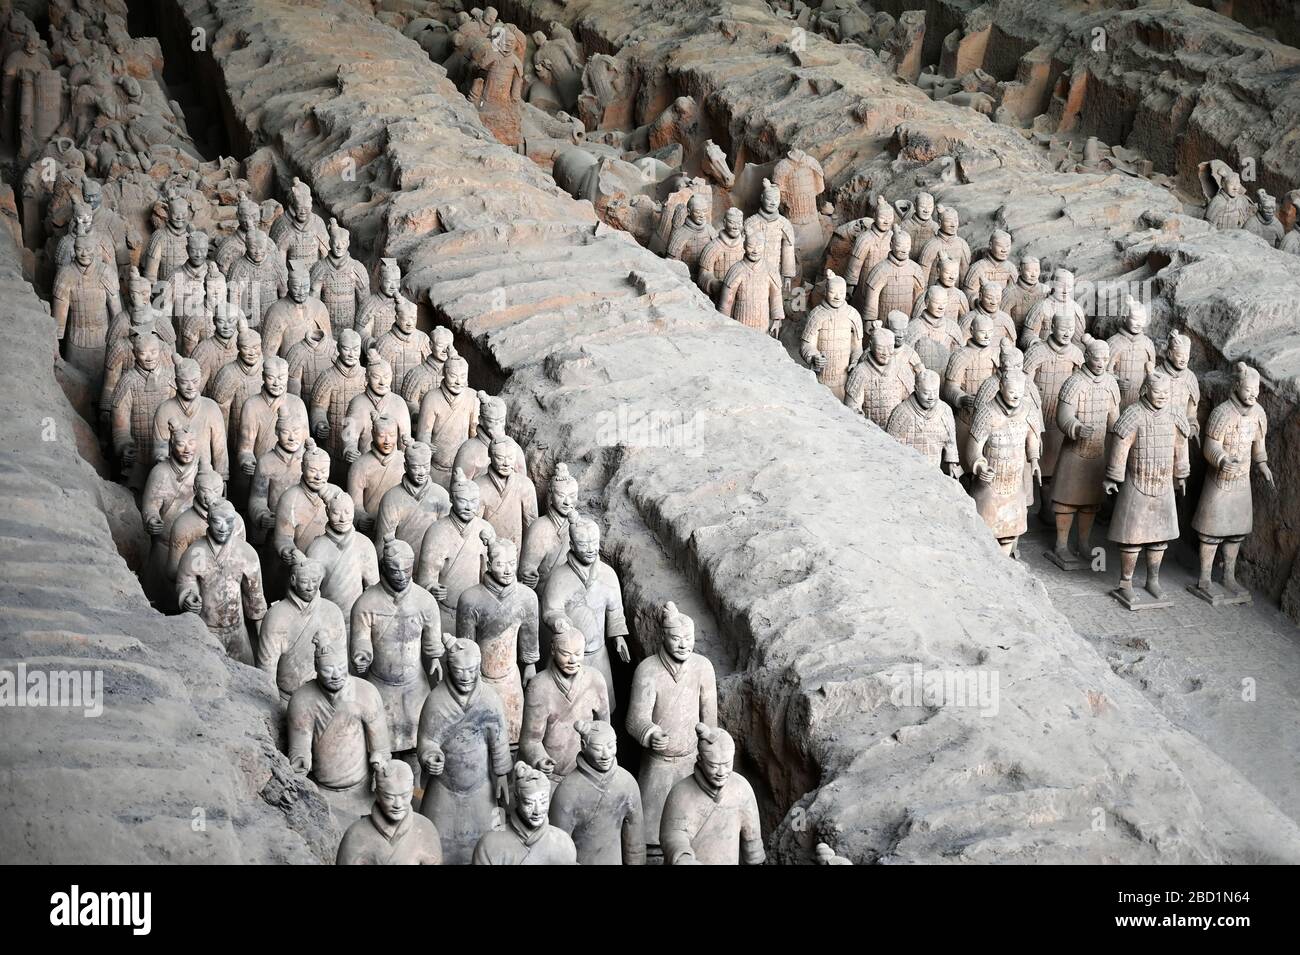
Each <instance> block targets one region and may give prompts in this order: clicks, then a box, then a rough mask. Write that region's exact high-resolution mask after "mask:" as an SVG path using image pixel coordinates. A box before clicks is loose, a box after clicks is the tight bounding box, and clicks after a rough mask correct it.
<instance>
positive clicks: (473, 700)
mask: <svg viewBox="0 0 1300 955" xmlns="http://www.w3.org/2000/svg"><path fill="white" fill-rule="evenodd" d="M442 643H443V661H444V664H445V667H446V671H447V672H446V678H445V679H443V680H442V681H441V682H439V683H438V685H437V686H435V687H434V688H433V690H432V692H430V693H429V696H428V698H427V699H426V700H425V701H424V706H423V707H422V708H421V710H420V726H419V730H418V732H417V734H416V752H417V754H418V755H419V759H420V765H421V766H423V767H424V771H425V772H426V773H428V781H427V782H426V783H425V787H424V801H423V802H421V803H420V812H421V814H422V815H424V816H427V817H428V818H429V819H431V820H433V822H434V823H435V824H436V825H437V827H438V832H439V833H441V835H442V842H443V851H444V852H445V853H446V857H445V862H446V864H447V865H468V864H469V862H470V860H471V858H472V856H473V854H474V847H475V846H476V845H478V841H479V839H481V838H482V837H483V833H485V832H487V831H488V830H490V829H491V828H492V821H493V816H494V815H495V810H496V808H497V806H498V805H501V806H505V805H506V803H507V800H508V798H509V796H508V794H509V783H508V780H507V776H508V775H509V773H510V740H509V738H508V736H507V734H506V718H505V712H504V710H503V709H502V706H501V698H500V697H499V696H497V693H496V690H494V689H493V688H492V687H491V686H488V685H487V684H485V683H484V682H483V680H482V677H481V660H482V658H481V654H480V651H479V646H478V644H477V643H475V642H474V641H473V640H460V639H456V638H453V637H452V636H451V635H450V634H444V635H443V638H442Z"/></svg>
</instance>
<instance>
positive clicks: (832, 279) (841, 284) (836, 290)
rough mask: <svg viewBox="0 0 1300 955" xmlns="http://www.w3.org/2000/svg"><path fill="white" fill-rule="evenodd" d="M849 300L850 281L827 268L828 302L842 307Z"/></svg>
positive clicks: (831, 305) (832, 305)
mask: <svg viewBox="0 0 1300 955" xmlns="http://www.w3.org/2000/svg"><path fill="white" fill-rule="evenodd" d="M847 300H848V283H846V282H845V281H844V279H843V278H841V277H840V276H838V275H836V274H835V273H834V272H832V271H831V270H830V269H827V270H826V304H827V305H829V306H830V307H831V308H840V307H842V306H843V305H844V303H845V301H847Z"/></svg>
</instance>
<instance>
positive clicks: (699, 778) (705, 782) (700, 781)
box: [694, 766, 727, 802]
mask: <svg viewBox="0 0 1300 955" xmlns="http://www.w3.org/2000/svg"><path fill="white" fill-rule="evenodd" d="M694 777H695V785H697V786H699V787H700V791H701V792H702V793H704V795H706V796H708V797H709V798H710V799H712V800H713V801H714V802H721V801H722V793H723V792H724V791H725V790H726V788H727V784H726V783H723V784H722V785H721V786H714V785H713V783H712V781H710V779H709V778H708V777H707V776H705V775H704V772H703V770H701V769H700V767H699V766H696V767H695V772H694Z"/></svg>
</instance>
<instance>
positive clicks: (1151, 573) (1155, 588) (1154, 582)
mask: <svg viewBox="0 0 1300 955" xmlns="http://www.w3.org/2000/svg"><path fill="white" fill-rule="evenodd" d="M1168 546H1169V545H1168V544H1151V545H1149V546H1148V547H1147V593H1149V594H1150V595H1151V596H1152V597H1155V598H1156V599H1157V600H1159V599H1160V598H1161V597H1163V596H1164V595H1165V591H1164V588H1162V587H1161V586H1160V563H1161V561H1163V560H1164V559H1165V548H1166V547H1168Z"/></svg>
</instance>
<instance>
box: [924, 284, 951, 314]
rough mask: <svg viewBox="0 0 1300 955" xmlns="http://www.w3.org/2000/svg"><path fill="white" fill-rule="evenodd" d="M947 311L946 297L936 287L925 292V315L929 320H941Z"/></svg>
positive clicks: (941, 290)
mask: <svg viewBox="0 0 1300 955" xmlns="http://www.w3.org/2000/svg"><path fill="white" fill-rule="evenodd" d="M947 309H948V296H947V294H945V293H944V290H943V289H942V288H941V287H940V286H938V285H931V286H930V287H929V288H928V289H926V290H925V313H926V314H927V315H929V316H930V317H931V318H943V316H944V314H945V312H946V311H947Z"/></svg>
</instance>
